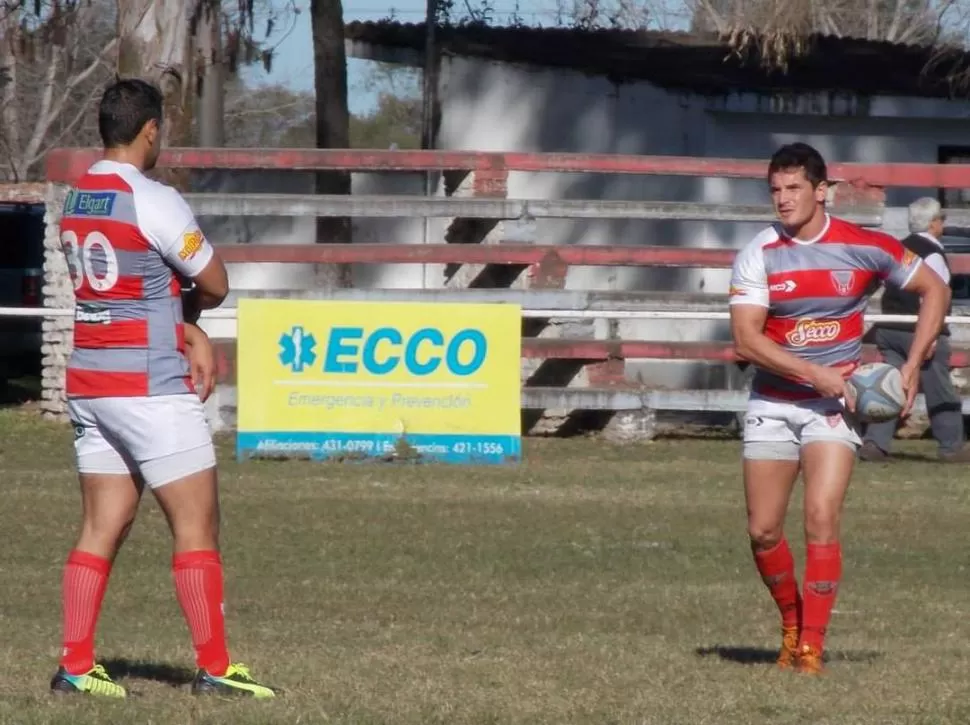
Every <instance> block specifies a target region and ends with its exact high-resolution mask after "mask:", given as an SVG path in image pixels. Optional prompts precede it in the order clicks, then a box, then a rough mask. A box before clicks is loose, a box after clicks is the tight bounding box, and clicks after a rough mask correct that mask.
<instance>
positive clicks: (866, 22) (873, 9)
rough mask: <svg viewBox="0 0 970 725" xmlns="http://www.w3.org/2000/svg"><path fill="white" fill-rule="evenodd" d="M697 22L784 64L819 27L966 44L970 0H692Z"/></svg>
mask: <svg viewBox="0 0 970 725" xmlns="http://www.w3.org/2000/svg"><path fill="white" fill-rule="evenodd" d="M689 5H690V7H691V10H692V19H693V22H692V26H693V28H694V29H695V30H707V31H713V32H716V33H718V34H720V35H723V36H727V37H728V38H729V39H730V41H731V44H732V45H733V46H734V47H735V48H736V49H738V50H747V49H755V50H757V51H758V52H759V54H760V56H761V59H762V62H763V63H764V64H766V65H769V66H777V67H781V68H784V67H785V66H786V64H787V61H788V59H789V58H791V57H794V56H797V55H799V54H800V53H802V52H803V51H804V50H805V49H806V48H807V40H808V38H809V37H810V36H811V35H812V34H813V33H820V34H824V35H833V36H837V37H851V38H865V39H868V40H885V41H888V42H891V43H900V44H909V45H923V46H938V47H943V48H945V47H947V46H951V45H958V46H964V45H965V44H966V41H967V39H968V35H970V2H967V0H690V2H689Z"/></svg>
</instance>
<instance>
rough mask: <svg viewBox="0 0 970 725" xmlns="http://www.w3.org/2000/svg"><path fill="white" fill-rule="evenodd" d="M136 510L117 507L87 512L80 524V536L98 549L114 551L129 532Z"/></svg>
mask: <svg viewBox="0 0 970 725" xmlns="http://www.w3.org/2000/svg"><path fill="white" fill-rule="evenodd" d="M136 512H137V509H136V508H135V507H132V508H130V509H129V508H126V507H118V508H112V509H107V510H105V509H101V510H99V511H97V512H96V513H89V514H87V515H85V517H84V522H83V523H82V525H81V536H82V538H83V539H84V540H85V541H87V542H89V543H90V544H92V545H93V546H96V547H97V548H98V549H101V550H105V551H116V550H117V549H118V548H120V547H121V545H122V544H123V543H124V541H125V539H126V538H128V534H129V533H131V527H132V526H133V525H134V523H135V514H136Z"/></svg>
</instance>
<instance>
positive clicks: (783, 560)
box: [754, 539, 802, 627]
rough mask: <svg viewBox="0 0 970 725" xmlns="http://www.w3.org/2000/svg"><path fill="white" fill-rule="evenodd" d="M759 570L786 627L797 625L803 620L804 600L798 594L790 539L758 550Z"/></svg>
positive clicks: (756, 557)
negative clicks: (789, 545)
mask: <svg viewBox="0 0 970 725" xmlns="http://www.w3.org/2000/svg"><path fill="white" fill-rule="evenodd" d="M754 561H755V564H757V565H758V572H759V573H760V574H761V578H762V580H763V581H764V583H765V584H766V585H767V587H768V591H770V592H771V596H772V597H773V598H774V600H775V603H776V604H777V605H778V610H779V611H780V612H781V623H782V626H784V627H797V626H798V624H799V621H800V620H801V614H802V612H801V609H802V601H801V598H800V597H799V596H798V581H797V580H796V579H795V560H794V559H793V558H792V555H791V549H789V548H788V541H786V540H785V539H782V540H781V541H780V542H779V543H778V544H777V545H776V546H775V547H774V548H772V549H768V550H767V551H756V552H755V554H754Z"/></svg>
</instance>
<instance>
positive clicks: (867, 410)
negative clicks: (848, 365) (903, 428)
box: [845, 362, 906, 423]
mask: <svg viewBox="0 0 970 725" xmlns="http://www.w3.org/2000/svg"><path fill="white" fill-rule="evenodd" d="M845 385H846V387H847V388H849V393H850V394H851V395H853V396H854V397H855V414H856V417H857V418H858V419H859V420H861V421H862V422H864V423H881V422H883V421H886V420H892V419H894V418H898V417H899V414H900V413H902V412H903V406H904V405H906V393H905V392H903V376H902V375H900V374H899V370H897V369H896V368H894V367H893V366H892V365H889V364H887V363H882V362H877V363H866V364H865V365H860V366H859V367H857V368H856V369H855V370H854V371H853V373H852V375H851V376H850V377H849V379H848V380H846V381H845Z"/></svg>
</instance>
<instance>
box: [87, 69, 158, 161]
mask: <svg viewBox="0 0 970 725" xmlns="http://www.w3.org/2000/svg"><path fill="white" fill-rule="evenodd" d="M149 121H156V122H157V123H158V124H159V125H161V123H162V92H161V91H160V90H159V89H158V88H156V87H155V86H153V85H152V84H151V83H147V82H146V81H143V80H139V79H137V78H128V79H125V80H118V81H116V82H115V83H113V84H112V85H110V86H108V87H107V88H106V89H105V91H104V94H103V95H102V96H101V104H100V106H99V107H98V131H99V133H100V134H101V142H102V143H103V144H104V147H105V148H106V149H110V148H116V147H118V146H127V145H128V144H130V143H131V142H132V141H134V140H135V139H136V138H137V137H138V134H139V133H141V130H142V129H143V128H144V127H145V124H146V123H148V122H149Z"/></svg>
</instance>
